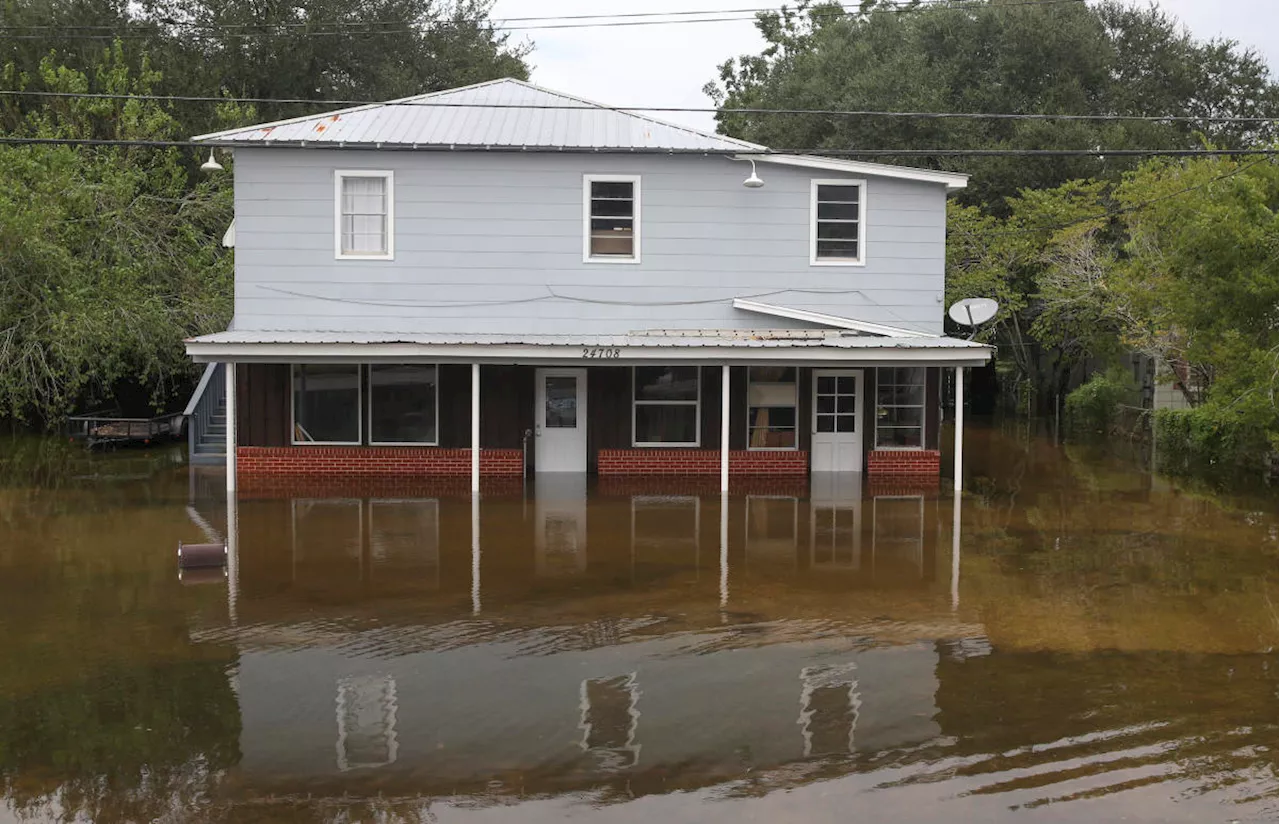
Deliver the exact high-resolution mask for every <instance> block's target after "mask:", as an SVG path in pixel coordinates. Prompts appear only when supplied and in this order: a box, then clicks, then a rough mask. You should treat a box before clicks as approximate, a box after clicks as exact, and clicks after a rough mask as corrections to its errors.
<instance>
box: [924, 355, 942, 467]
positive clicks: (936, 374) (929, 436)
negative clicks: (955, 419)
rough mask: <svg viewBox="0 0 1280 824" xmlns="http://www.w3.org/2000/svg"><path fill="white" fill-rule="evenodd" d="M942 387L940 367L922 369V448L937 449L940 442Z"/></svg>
mask: <svg viewBox="0 0 1280 824" xmlns="http://www.w3.org/2000/svg"><path fill="white" fill-rule="evenodd" d="M941 389H942V368H941V367H938V366H930V367H929V368H928V369H925V370H924V448H925V449H937V448H938V444H939V443H940V442H941V435H942V433H941V432H940V431H939V429H940V427H941V425H942V406H941V403H942V402H941V400H940V399H939V398H940V393H941Z"/></svg>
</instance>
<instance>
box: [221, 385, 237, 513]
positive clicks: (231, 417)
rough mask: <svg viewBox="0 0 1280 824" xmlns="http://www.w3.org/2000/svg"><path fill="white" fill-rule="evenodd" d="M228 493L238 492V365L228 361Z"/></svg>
mask: <svg viewBox="0 0 1280 824" xmlns="http://www.w3.org/2000/svg"><path fill="white" fill-rule="evenodd" d="M223 371H224V372H225V373H226V377H227V392H226V397H227V491H228V492H235V491H236V365H235V363H234V362H233V361H227V366H226V369H224V370H223Z"/></svg>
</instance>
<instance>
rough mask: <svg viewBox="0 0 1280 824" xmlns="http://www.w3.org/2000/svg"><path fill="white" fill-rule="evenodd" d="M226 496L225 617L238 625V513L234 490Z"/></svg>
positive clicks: (232, 623)
mask: <svg viewBox="0 0 1280 824" xmlns="http://www.w3.org/2000/svg"><path fill="white" fill-rule="evenodd" d="M229 491H230V492H231V493H232V494H230V495H228V496H227V541H226V549H227V617H228V618H229V619H230V621H231V626H233V627H234V626H238V625H239V623H240V620H239V611H238V604H239V601H240V515H239V512H238V510H239V508H240V507H239V505H238V504H239V502H238V501H237V500H236V496H235V491H234V490H229Z"/></svg>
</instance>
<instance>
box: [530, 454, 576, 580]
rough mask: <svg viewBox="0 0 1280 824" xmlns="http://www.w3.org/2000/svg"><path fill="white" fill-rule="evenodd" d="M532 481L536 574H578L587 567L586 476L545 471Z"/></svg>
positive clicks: (545, 575) (551, 575)
mask: <svg viewBox="0 0 1280 824" xmlns="http://www.w3.org/2000/svg"><path fill="white" fill-rule="evenodd" d="M535 484H536V485H535V490H536V495H535V497H534V508H535V522H534V528H533V537H534V548H535V549H536V551H537V559H536V568H537V574H538V576H539V577H551V578H553V577H557V576H562V575H577V574H579V573H581V572H582V571H583V570H585V569H586V568H587V477H586V476H585V475H582V474H579V473H575V472H546V473H543V474H541V475H539V476H537V479H536V481H535Z"/></svg>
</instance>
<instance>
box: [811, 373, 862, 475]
mask: <svg viewBox="0 0 1280 824" xmlns="http://www.w3.org/2000/svg"><path fill="white" fill-rule="evenodd" d="M861 397H862V370H861V369H815V370H814V371H813V452H812V464H811V465H812V469H813V471H814V472H861V471H862V413H861V411H860V410H859V408H858V407H859V399H860V398H861Z"/></svg>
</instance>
